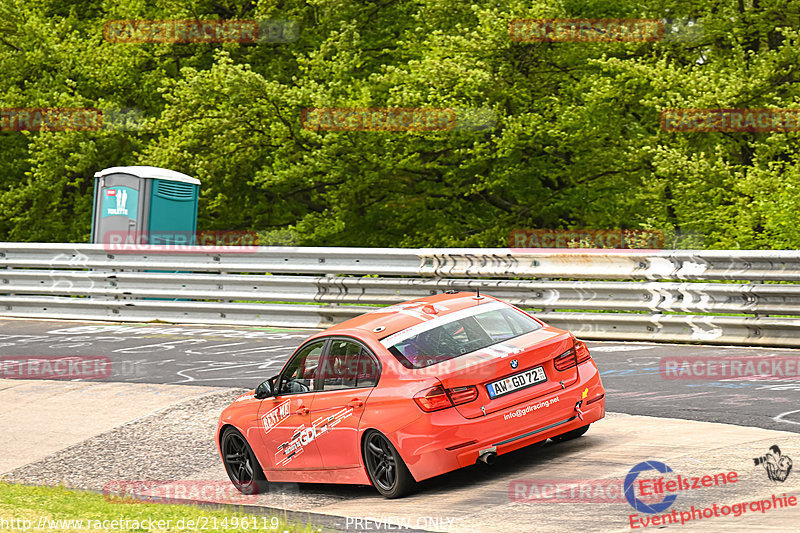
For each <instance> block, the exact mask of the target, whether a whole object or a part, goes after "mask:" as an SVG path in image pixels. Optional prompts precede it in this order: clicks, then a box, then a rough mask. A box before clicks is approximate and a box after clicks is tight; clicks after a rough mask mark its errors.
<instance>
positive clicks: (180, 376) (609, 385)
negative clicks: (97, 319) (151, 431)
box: [0, 319, 800, 433]
mask: <svg viewBox="0 0 800 533" xmlns="http://www.w3.org/2000/svg"><path fill="white" fill-rule="evenodd" d="M314 331H315V330H302V329H284V328H266V327H235V326H230V327H224V326H205V327H204V326H175V325H166V324H109V323H87V322H77V321H38V320H18V319H5V320H0V360H1V362H2V377H7V378H8V377H15V376H14V375H13V374H14V372H19V368H20V366H19V363H18V361H19V360H18V359H15V358H19V357H25V358H28V359H29V358H31V357H34V358H35V357H37V356H41V357H53V356H75V357H82V358H86V357H90V356H94V357H99V358H107V359H102V360H103V361H110V372H109V371H108V368H107V367H106V371H105V373H104V374H103V375H99V374H97V375H92V374H91V372H90V373H89V374H86V375H84V377H82V378H78V380H87V381H98V380H102V381H116V382H133V383H163V384H185V385H204V386H219V387H245V388H254V387H255V386H256V385H257V384H258V383H260V382H261V381H262V380H263V379H265V378H267V377H270V376H273V375H275V374H277V373H278V371H279V370H280V368H281V366H282V365H283V363H284V362H285V361H286V359H287V358H288V357H289V355H291V353H292V352H293V351H294V349H295V348H296V347H297V346H298V345H299V344H300V343H301V342H302V341H303V339H305V338H306V337H307V336H309V335H310V334H312V333H314ZM588 345H589V348H590V350H591V352H592V354H593V356H594V359H595V361H596V362H597V365H598V367H599V368H600V371H601V375H602V377H603V383H604V385H605V387H606V389H607V391H608V400H607V410H608V411H610V412H618V413H627V414H636V415H649V416H656V417H668V418H682V419H689V420H698V421H707V422H721V423H727V424H736V425H741V426H755V427H760V428H764V429H776V430H783V431H793V432H798V433H800V406H798V399H800V377H798V376H795V377H791V376H789V377H786V376H784V377H776V376H774V375H773V376H767V375H760V376H759V375H756V376H748V377H744V378H742V377H738V378H729V379H714V380H697V379H692V380H688V379H665V375H664V373H663V372H662V370H661V368H662V367H661V363H662V358H675V357H697V356H702V357H709V358H731V357H748V358H752V357H762V358H767V359H770V360H771V359H772V358H775V357H780V358H786V359H784V361H788V360H790V361H795V362H800V350H790V349H770V348H748V347H718V346H695V345H676V344H656V343H646V342H641V343H630V342H625V343H623V342H589V343H588ZM720 360H721V359H720ZM42 368H44V367H42ZM29 371H30V369H29ZM16 377H21V376H16ZM27 377H29V378H30V377H37V376H32V375H30V374H29V375H27ZM44 377H47V376H45V375H41V376H39V379H42V378H44Z"/></svg>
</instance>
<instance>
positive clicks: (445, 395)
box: [414, 385, 478, 413]
mask: <svg viewBox="0 0 800 533" xmlns="http://www.w3.org/2000/svg"><path fill="white" fill-rule="evenodd" d="M477 398H478V388H477V387H475V386H473V385H470V386H468V387H455V388H453V389H445V388H444V387H443V386H441V385H436V386H435V387H431V388H429V389H425V390H421V391H419V392H418V393H416V394H415V395H414V401H415V402H417V405H419V408H420V409H422V410H423V411H425V412H426V413H432V412H433V411H440V410H442V409H447V408H448V407H453V406H454V405H461V404H462V403H469V402H471V401H473V400H475V399H477Z"/></svg>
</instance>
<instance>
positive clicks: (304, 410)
mask: <svg viewBox="0 0 800 533" xmlns="http://www.w3.org/2000/svg"><path fill="white" fill-rule="evenodd" d="M295 413H297V414H298V415H307V414H308V407H306V406H305V405H301V406H300V407H298V408H297V411H295Z"/></svg>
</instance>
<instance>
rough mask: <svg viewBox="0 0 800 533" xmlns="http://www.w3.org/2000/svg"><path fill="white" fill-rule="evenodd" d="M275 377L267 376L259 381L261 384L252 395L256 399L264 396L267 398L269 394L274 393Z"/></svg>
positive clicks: (272, 394)
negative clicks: (267, 377)
mask: <svg viewBox="0 0 800 533" xmlns="http://www.w3.org/2000/svg"><path fill="white" fill-rule="evenodd" d="M274 388H275V378H269V379H267V380H264V381H263V382H261V384H260V385H259V386H258V387H256V392H255V394H254V395H253V396H254V397H255V398H256V399H257V400H263V399H264V398H269V397H270V396H274V395H275V391H274V390H273V389H274Z"/></svg>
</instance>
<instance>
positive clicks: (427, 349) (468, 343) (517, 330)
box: [388, 306, 542, 368]
mask: <svg viewBox="0 0 800 533" xmlns="http://www.w3.org/2000/svg"><path fill="white" fill-rule="evenodd" d="M541 327H542V325H541V324H540V323H539V322H537V321H536V320H534V319H532V318H531V317H529V316H528V315H526V314H524V313H522V312H520V311H517V310H516V309H514V308H512V307H505V306H504V307H502V308H500V309H493V310H491V311H485V312H482V313H477V314H474V315H471V316H465V317H463V318H459V319H458V320H453V321H451V322H447V323H446V324H442V325H441V326H437V327H434V328H432V329H428V330H426V331H423V332H421V333H418V334H416V335H413V336H409V337H405V338H403V339H402V340H400V341H399V342H397V343H395V344H393V345H391V346H389V347H388V348H389V351H390V352H391V353H392V355H394V356H395V357H396V358H397V360H398V361H400V363H401V364H402V365H403V366H405V367H406V368H425V367H426V366H430V365H433V364H436V363H441V362H442V361H447V360H449V359H454V358H456V357H459V356H461V355H464V354H468V353H470V352H474V351H476V350H481V349H483V348H486V347H488V346H491V345H493V344H497V343H499V342H502V341H505V340H508V339H513V338H514V337H519V336H520V335H524V334H525V333H530V332H531V331H536V330H537V329H540V328H541Z"/></svg>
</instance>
